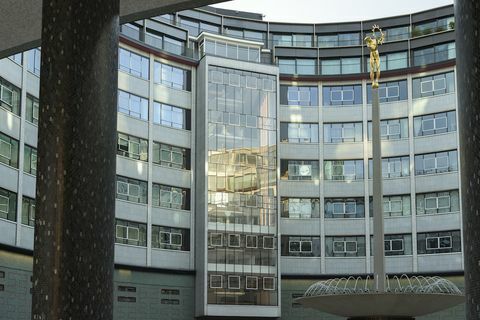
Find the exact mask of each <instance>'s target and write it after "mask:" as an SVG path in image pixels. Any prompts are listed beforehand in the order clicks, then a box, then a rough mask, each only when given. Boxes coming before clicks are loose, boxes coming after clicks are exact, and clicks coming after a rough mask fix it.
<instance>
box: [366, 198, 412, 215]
mask: <svg viewBox="0 0 480 320" xmlns="http://www.w3.org/2000/svg"><path fill="white" fill-rule="evenodd" d="M369 208H370V217H373V198H372V197H371V196H370V206H369ZM383 215H384V216H385V217H399V216H409V215H411V208H410V196H409V195H389V196H383Z"/></svg>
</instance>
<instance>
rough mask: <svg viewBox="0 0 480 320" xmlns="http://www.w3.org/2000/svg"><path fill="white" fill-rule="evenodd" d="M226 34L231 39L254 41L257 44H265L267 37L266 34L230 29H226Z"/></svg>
mask: <svg viewBox="0 0 480 320" xmlns="http://www.w3.org/2000/svg"><path fill="white" fill-rule="evenodd" d="M225 34H226V35H228V36H229V37H234V38H240V39H246V40H252V41H257V42H264V43H265V39H266V37H267V36H266V34H265V33H264V32H259V31H253V30H243V29H235V28H230V27H227V28H225Z"/></svg>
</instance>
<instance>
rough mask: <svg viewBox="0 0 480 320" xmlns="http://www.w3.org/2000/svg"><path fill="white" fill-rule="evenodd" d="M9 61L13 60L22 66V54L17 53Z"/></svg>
mask: <svg viewBox="0 0 480 320" xmlns="http://www.w3.org/2000/svg"><path fill="white" fill-rule="evenodd" d="M8 59H10V60H12V61H13V62H15V63H16V64H19V65H22V53H21V52H20V53H16V54H14V55H11V56H9V57H8Z"/></svg>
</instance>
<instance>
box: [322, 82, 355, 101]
mask: <svg viewBox="0 0 480 320" xmlns="http://www.w3.org/2000/svg"><path fill="white" fill-rule="evenodd" d="M362 103H363V102H362V86H361V85H352V86H334V87H330V86H324V87H323V105H324V106H351V105H357V104H362Z"/></svg>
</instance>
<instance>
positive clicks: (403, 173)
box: [368, 156, 410, 179]
mask: <svg viewBox="0 0 480 320" xmlns="http://www.w3.org/2000/svg"><path fill="white" fill-rule="evenodd" d="M408 176H410V157H409V156H405V157H391V158H382V177H383V178H385V179H388V178H401V177H408ZM368 178H369V179H372V178H373V161H372V159H369V160H368Z"/></svg>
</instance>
